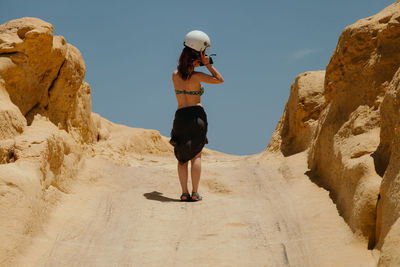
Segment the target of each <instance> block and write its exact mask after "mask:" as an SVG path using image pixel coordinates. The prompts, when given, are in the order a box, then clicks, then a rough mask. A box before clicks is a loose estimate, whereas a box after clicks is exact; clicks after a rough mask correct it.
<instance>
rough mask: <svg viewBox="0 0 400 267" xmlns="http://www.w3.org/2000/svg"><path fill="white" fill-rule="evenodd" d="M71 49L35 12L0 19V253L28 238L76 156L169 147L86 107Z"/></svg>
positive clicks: (65, 183) (6, 256) (81, 66)
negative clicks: (35, 16) (10, 19)
mask: <svg viewBox="0 0 400 267" xmlns="http://www.w3.org/2000/svg"><path fill="white" fill-rule="evenodd" d="M84 76H85V63H84V61H83V59H82V56H81V54H80V52H79V50H78V49H76V48H75V47H74V46H72V45H71V44H68V43H67V42H66V41H65V39H64V37H62V36H53V26H52V25H51V24H49V23H47V22H44V21H42V20H40V19H37V18H21V19H17V20H12V21H9V22H7V23H5V24H2V25H0V214H1V215H2V216H0V228H1V229H2V231H1V233H0V239H1V240H2V242H1V244H0V259H1V262H2V265H7V263H8V262H11V259H12V258H13V257H15V255H16V253H18V251H21V250H22V249H23V248H24V246H27V245H28V244H29V239H27V238H26V236H27V235H28V236H29V234H31V233H34V232H35V230H36V229H38V228H40V227H41V224H42V222H43V221H44V220H45V219H46V216H47V214H48V211H49V209H51V207H52V205H51V204H54V203H56V202H57V201H58V199H59V198H60V196H62V195H63V194H66V193H68V192H69V188H70V185H71V181H73V180H74V178H75V177H76V173H77V171H78V169H79V166H80V164H82V161H81V159H82V158H83V157H84V156H91V155H92V154H93V155H94V154H96V153H97V154H104V155H105V156H108V157H110V158H111V159H113V160H114V161H116V162H118V163H119V164H127V162H125V160H124V154H125V153H126V152H128V151H129V152H131V153H138V154H146V153H155V152H157V153H160V154H162V153H168V154H170V153H173V152H172V148H171V146H170V145H169V144H168V141H167V140H166V139H167V138H165V137H162V136H161V135H160V134H159V132H157V131H155V130H144V129H132V128H128V127H125V126H122V125H121V126H120V125H114V124H113V123H111V122H109V121H107V120H105V119H103V118H101V117H100V116H99V115H97V114H92V112H91V100H90V96H91V89H90V86H89V84H88V83H86V82H85V81H84V80H83V78H84Z"/></svg>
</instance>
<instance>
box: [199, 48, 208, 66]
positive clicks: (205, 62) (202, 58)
mask: <svg viewBox="0 0 400 267" xmlns="http://www.w3.org/2000/svg"><path fill="white" fill-rule="evenodd" d="M204 50H205V49H204ZM204 50H203V49H202V50H200V60H201V63H203V65H208V64H210V57H209V56H206V55H204Z"/></svg>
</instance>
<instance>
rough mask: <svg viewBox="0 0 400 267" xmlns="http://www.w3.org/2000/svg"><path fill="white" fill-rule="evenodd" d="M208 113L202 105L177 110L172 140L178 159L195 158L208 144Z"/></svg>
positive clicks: (181, 161) (182, 161)
mask: <svg viewBox="0 0 400 267" xmlns="http://www.w3.org/2000/svg"><path fill="white" fill-rule="evenodd" d="M207 127H208V122H207V114H206V112H205V111H204V109H203V107H201V106H190V107H184V108H180V109H178V110H176V112H175V118H174V123H173V128H172V130H171V140H170V141H169V143H170V144H171V145H173V146H174V153H175V157H176V159H177V160H178V161H179V162H180V163H182V164H183V163H186V162H187V161H189V160H191V159H193V158H194V157H195V156H196V155H197V154H198V153H199V152H200V151H201V150H202V149H203V147H204V145H205V144H208V139H207Z"/></svg>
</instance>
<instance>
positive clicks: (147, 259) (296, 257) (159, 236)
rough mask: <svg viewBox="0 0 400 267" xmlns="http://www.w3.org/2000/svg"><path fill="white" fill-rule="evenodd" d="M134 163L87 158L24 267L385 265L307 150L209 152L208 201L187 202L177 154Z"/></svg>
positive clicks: (204, 182)
mask: <svg viewBox="0 0 400 267" xmlns="http://www.w3.org/2000/svg"><path fill="white" fill-rule="evenodd" d="M130 159H131V161H130V162H129V164H128V166H119V165H116V164H115V163H113V162H111V161H109V160H107V158H105V157H98V156H96V157H93V158H89V159H87V160H85V163H84V164H83V165H82V171H81V172H80V173H79V176H78V178H77V179H76V180H75V181H74V182H73V184H74V185H73V186H72V187H71V190H70V193H69V194H65V195H63V196H62V198H60V199H59V202H58V203H57V204H56V205H55V206H54V208H53V211H52V212H51V215H50V216H49V219H48V222H47V223H45V224H44V225H43V227H42V229H41V230H40V231H38V233H37V234H35V235H34V236H32V237H29V238H31V240H32V244H31V245H30V246H29V247H28V248H27V249H26V251H25V252H24V253H23V254H22V255H20V257H19V258H18V261H17V265H18V266H184V265H188V264H190V265H193V266H376V262H377V260H378V258H379V253H378V252H377V251H373V250H368V249H367V245H366V242H365V240H363V239H362V238H360V237H357V236H355V235H354V234H353V233H352V232H351V230H350V229H349V227H348V226H347V224H346V223H345V222H344V220H343V219H342V218H341V217H340V216H339V214H338V211H337V209H336V207H335V205H334V203H333V202H332V200H331V199H330V197H329V192H328V191H326V190H325V189H323V188H320V187H318V186H317V185H316V184H314V183H313V182H311V181H310V179H309V177H307V175H305V172H306V170H307V167H306V164H305V163H306V158H305V153H300V154H297V155H295V156H292V157H288V158H283V157H281V156H279V155H278V154H273V153H264V154H257V155H252V156H233V155H227V154H222V153H215V152H214V153H213V152H212V151H209V153H207V155H205V156H203V157H202V176H201V180H200V189H199V193H200V194H201V195H202V196H203V199H202V200H201V201H198V202H181V201H180V200H179V195H180V193H181V191H180V190H181V189H180V185H179V180H178V176H177V170H176V168H177V166H176V162H177V161H176V159H175V158H174V157H173V156H172V157H165V156H164V157H160V156H134V155H132V156H130ZM189 180H190V179H189ZM190 188H191V187H190V183H189V189H190ZM10 234H12V233H10Z"/></svg>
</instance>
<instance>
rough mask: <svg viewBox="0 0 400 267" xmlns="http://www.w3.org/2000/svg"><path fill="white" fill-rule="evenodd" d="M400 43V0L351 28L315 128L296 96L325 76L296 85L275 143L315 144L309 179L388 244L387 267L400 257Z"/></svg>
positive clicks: (374, 243)
mask: <svg viewBox="0 0 400 267" xmlns="http://www.w3.org/2000/svg"><path fill="white" fill-rule="evenodd" d="M399 43H400V2H399V1H397V2H396V3H394V4H392V5H391V6H389V7H387V8H385V9H384V10H382V11H381V12H380V13H378V14H376V15H375V16H372V17H369V18H365V19H361V20H359V21H357V22H356V23H354V24H353V25H350V26H348V27H346V28H345V29H344V31H343V32H342V34H341V35H340V38H339V41H338V44H337V47H336V49H335V51H334V53H333V54H332V56H331V59H330V62H329V64H328V65H327V67H326V71H325V77H324V81H323V82H324V85H323V89H321V90H316V91H318V93H322V95H323V97H324V101H322V100H318V103H321V104H317V105H314V107H315V108H316V110H318V112H315V113H313V114H314V117H313V126H312V127H310V128H309V129H311V130H307V131H305V130H303V129H304V127H299V125H300V126H301V125H304V118H308V117H307V116H299V115H298V114H304V111H303V110H304V108H303V107H302V106H301V105H300V104H299V103H301V101H299V100H296V99H298V94H299V93H298V91H301V90H303V91H307V90H308V91H313V90H315V88H319V86H320V80H318V81H312V82H311V83H312V84H313V85H311V84H310V85H306V89H302V88H301V87H299V89H298V90H293V88H296V82H295V83H294V85H293V86H292V89H291V94H290V97H289V100H288V103H287V104H286V108H285V111H284V114H283V116H282V118H281V120H280V122H279V123H278V126H277V129H276V131H275V133H274V134H273V138H272V139H271V142H270V144H269V146H268V151H281V152H282V153H283V154H284V155H290V154H293V153H296V152H298V151H302V150H306V149H308V166H309V169H310V171H309V172H308V174H309V176H310V178H311V179H312V180H313V181H314V182H316V183H317V184H319V185H320V186H323V187H324V188H326V189H327V190H329V192H330V196H331V198H332V199H333V201H334V202H335V203H336V205H337V208H338V210H339V213H340V214H341V216H343V218H344V219H345V221H346V222H347V223H348V224H349V226H350V227H351V229H352V230H353V231H354V232H357V233H360V234H361V235H362V236H364V237H365V238H366V239H368V241H369V248H374V247H376V248H379V249H382V252H383V254H382V257H381V261H380V262H381V264H382V265H383V266H389V265H390V264H392V263H393V262H399V258H398V257H399V256H398V255H400V251H399V250H398V249H395V247H396V245H395V243H393V242H394V241H393V240H396V238H395V237H394V235H397V239H399V236H398V234H399V233H400V229H398V226H396V225H399V223H398V218H399V217H400V209H399V208H398V207H399V206H400V191H399V190H398V188H399V186H400V182H399V181H400V179H399V178H398V177H400V168H399V167H398V162H399V160H400V158H399V152H400V151H399V149H400V143H399V140H398V136H399V132H398V128H399V125H398V123H399V121H400V109H399V104H398V89H397V87H398V84H399V82H398V81H399V77H398V76H399V74H398V70H399V67H400V46H399ZM297 79H298V78H297ZM297 79H296V81H297ZM313 88H314V89H313ZM306 98H308V99H310V100H309V101H313V102H314V101H315V100H314V97H310V96H306ZM306 101H307V100H306ZM322 103H323V104H322ZM293 107H296V108H293ZM293 120H295V121H293ZM306 121H308V120H307V119H306ZM310 132H311V133H312V134H311V135H310V134H309V133H310ZM277 140H278V141H277ZM397 180H399V181H397ZM378 199H379V201H378ZM396 227H397V228H396ZM389 240H392V241H389ZM390 243H393V244H390ZM396 244H397V248H398V247H399V246H398V241H397V243H396ZM385 251H388V252H387V253H386V254H385ZM394 251H396V253H394ZM393 266H394V265H393Z"/></svg>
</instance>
